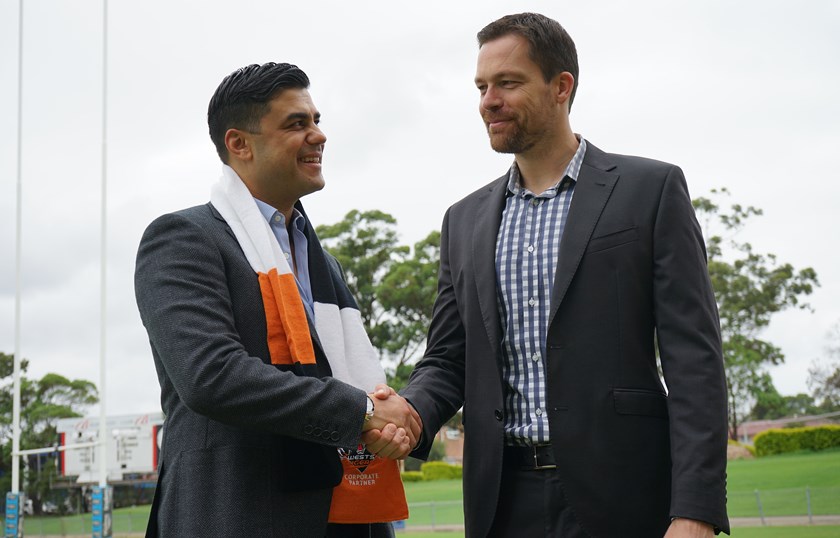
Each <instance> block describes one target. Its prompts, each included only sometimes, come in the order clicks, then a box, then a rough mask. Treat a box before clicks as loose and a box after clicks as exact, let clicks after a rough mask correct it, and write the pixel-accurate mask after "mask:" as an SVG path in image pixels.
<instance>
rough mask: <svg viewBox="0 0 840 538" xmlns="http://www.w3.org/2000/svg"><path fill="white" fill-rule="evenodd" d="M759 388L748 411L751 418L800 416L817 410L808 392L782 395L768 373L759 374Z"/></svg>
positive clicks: (771, 418)
mask: <svg viewBox="0 0 840 538" xmlns="http://www.w3.org/2000/svg"><path fill="white" fill-rule="evenodd" d="M759 385H760V388H759V389H758V391H757V392H756V394H755V404H754V405H753V408H752V410H751V411H750V418H752V419H753V420H773V419H777V418H785V417H801V416H805V415H814V414H817V413H818V412H819V409H818V408H817V406H816V404H815V403H814V398H813V396H811V395H810V394H804V393H799V394H796V395H794V396H782V395H781V394H779V391H778V390H776V387H775V386H773V381H772V379H771V378H770V374H768V373H766V372H764V373H762V374H761V381H760V383H759Z"/></svg>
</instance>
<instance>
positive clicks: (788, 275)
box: [693, 189, 819, 439]
mask: <svg viewBox="0 0 840 538" xmlns="http://www.w3.org/2000/svg"><path fill="white" fill-rule="evenodd" d="M712 194H713V196H714V199H712V198H702V197H701V198H697V199H696V200H694V202H693V203H694V208H695V210H696V211H697V215H698V217H699V219H700V221H701V222H704V223H705V225H706V230H705V232H706V233H705V236H706V249H707V253H708V257H709V275H710V277H711V281H712V287H713V288H714V291H715V298H716V300H717V305H718V310H719V312H720V324H721V336H722V339H723V356H724V363H725V366H726V383H727V391H728V397H729V430H730V436H731V437H732V438H733V439H734V438H735V437H736V433H737V429H738V425H739V423H740V421H741V417H742V416H744V415H745V414H746V412H747V410H748V409H749V406H750V404H751V403H752V402H754V401H755V399H756V397H757V395H758V394H760V393H762V391H766V389H767V379H768V378H767V377H766V370H765V368H766V367H767V366H770V365H775V364H780V363H782V362H784V354H783V353H782V351H781V350H780V349H779V348H778V347H776V346H775V345H773V344H772V343H771V342H769V341H767V340H764V339H763V338H762V337H761V336H762V332H763V330H764V329H765V328H766V327H767V325H768V324H769V323H770V320H771V318H772V317H773V315H774V314H776V313H778V312H781V311H783V310H786V309H789V308H798V309H807V308H809V306H808V304H807V303H805V302H803V298H804V297H805V296H807V295H809V294H811V292H812V291H813V288H814V286H818V285H819V282H818V280H817V274H816V272H815V271H814V270H813V269H812V268H810V267H807V268H805V269H801V270H796V269H795V268H794V267H793V266H792V265H791V264H789V263H781V262H779V261H778V260H777V258H776V256H775V255H774V254H760V253H757V252H755V250H754V249H753V247H752V245H750V244H749V243H746V242H739V241H738V240H737V239H736V236H737V234H738V232H740V231H741V230H742V229H743V227H744V226H745V225H746V222H747V221H748V220H749V219H750V218H752V217H756V216H760V215H761V214H762V211H761V210H760V209H757V208H755V207H752V206H747V207H744V206H741V205H740V204H733V205H731V206H729V208H723V207H721V205H720V204H719V202H718V201H716V200H718V199H719V198H721V197H722V196H725V195H728V194H729V193H728V191H726V189H722V190H720V191H717V190H713V191H712ZM717 230H720V233H715V232H716V231H717ZM774 390H775V389H774Z"/></svg>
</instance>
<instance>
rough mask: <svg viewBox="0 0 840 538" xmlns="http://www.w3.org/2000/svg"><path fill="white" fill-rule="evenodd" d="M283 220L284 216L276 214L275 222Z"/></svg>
mask: <svg viewBox="0 0 840 538" xmlns="http://www.w3.org/2000/svg"><path fill="white" fill-rule="evenodd" d="M281 220H283V217H281V216H280V215H274V222H280V221H281Z"/></svg>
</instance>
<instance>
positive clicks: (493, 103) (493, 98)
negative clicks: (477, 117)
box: [480, 86, 502, 110]
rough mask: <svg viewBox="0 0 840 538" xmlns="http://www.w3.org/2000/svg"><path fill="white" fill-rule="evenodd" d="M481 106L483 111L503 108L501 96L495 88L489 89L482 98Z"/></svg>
mask: <svg viewBox="0 0 840 538" xmlns="http://www.w3.org/2000/svg"><path fill="white" fill-rule="evenodd" d="M480 106H481V109H482V110H495V109H497V108H499V107H501V106H502V99H501V95H500V94H499V92H498V91H496V89H495V87H492V86H491V87H489V88H487V91H485V92H484V95H482V96H481V102H480Z"/></svg>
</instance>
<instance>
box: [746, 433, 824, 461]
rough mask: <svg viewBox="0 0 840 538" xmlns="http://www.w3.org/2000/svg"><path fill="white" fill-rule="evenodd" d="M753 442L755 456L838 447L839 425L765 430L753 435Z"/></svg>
mask: <svg viewBox="0 0 840 538" xmlns="http://www.w3.org/2000/svg"><path fill="white" fill-rule="evenodd" d="M753 444H754V446H755V452H756V455H757V456H772V455H773V454H785V453H787V452H796V451H798V450H813V451H818V450H825V449H827V448H835V447H840V426H812V427H806V428H785V429H783V430H777V429H774V430H766V431H763V432H761V433H759V434H758V435H756V436H755V439H754V443H753Z"/></svg>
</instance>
